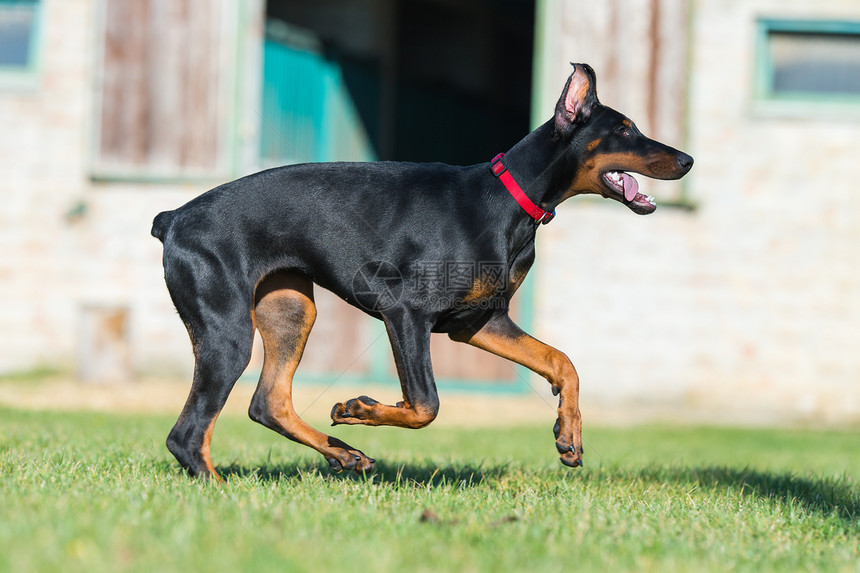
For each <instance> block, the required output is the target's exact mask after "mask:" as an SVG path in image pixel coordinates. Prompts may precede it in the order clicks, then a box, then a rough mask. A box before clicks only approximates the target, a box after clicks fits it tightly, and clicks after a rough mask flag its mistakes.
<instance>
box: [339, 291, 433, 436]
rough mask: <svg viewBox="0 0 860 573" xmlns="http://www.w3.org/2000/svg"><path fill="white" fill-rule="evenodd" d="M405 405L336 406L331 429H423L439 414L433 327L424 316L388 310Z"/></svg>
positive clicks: (364, 402)
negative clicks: (352, 426)
mask: <svg viewBox="0 0 860 573" xmlns="http://www.w3.org/2000/svg"><path fill="white" fill-rule="evenodd" d="M383 321H384V322H385V328H386V330H387V331H388V338H389V340H390V342H391V349H392V351H393V353H394V362H395V364H396V366H397V375H398V376H399V377H400V386H401V388H402V390H403V401H402V402H398V403H397V404H396V405H394V406H388V405H386V404H380V403H379V402H377V401H376V400H374V399H373V398H368V397H367V396H359V397H358V398H353V399H352V400H347V401H346V402H339V403H337V404H335V405H334V408H332V411H331V419H332V425H333V426H334V425H337V424H365V425H368V426H399V427H401V428H423V427H424V426H426V425H428V424H429V423H430V422H432V421H433V420H434V419H436V414H437V413H438V412H439V396H438V395H437V393H436V381H435V380H434V378H433V367H432V365H431V363H430V325H429V324H428V323H427V322H426V320H425V318H424V316H423V315H422V314H421V313H420V312H418V311H415V310H410V309H407V308H401V307H398V308H394V309H389V310H387V311H386V312H385V314H384V316H383Z"/></svg>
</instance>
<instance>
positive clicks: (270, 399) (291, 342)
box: [248, 273, 374, 473]
mask: <svg viewBox="0 0 860 573" xmlns="http://www.w3.org/2000/svg"><path fill="white" fill-rule="evenodd" d="M315 319H316V306H315V305H314V297H313V282H311V280H310V278H308V277H306V276H304V275H300V274H292V273H276V274H274V275H271V276H269V277H267V278H266V279H265V280H264V281H263V282H262V283H261V284H260V285H259V286H258V287H257V294H256V297H255V305H254V322H255V324H256V326H257V330H258V331H259V332H260V336H261V338H262V339H263V350H264V352H265V357H264V359H263V370H262V373H261V374H260V382H259V383H258V385H257V390H256V392H255V393H254V397H253V399H252V400H251V407H250V408H249V410H248V414H249V415H250V416H251V419H252V420H254V421H256V422H259V423H260V424H262V425H264V426H266V427H267V428H270V429H272V430H274V431H276V432H278V433H279V434H281V435H283V436H286V437H287V438H289V439H290V440H293V441H294V442H298V443H300V444H304V445H306V446H309V447H311V448H313V449H315V450H316V451H318V452H320V453H321V454H322V455H323V456H324V457H325V458H326V460H327V461H328V463H329V465H330V466H331V467H332V469H333V470H335V471H341V470H344V469H347V470H354V471H355V472H356V473H362V472H367V471H371V470H372V469H373V464H374V460H373V459H371V458H369V457H367V456H366V455H364V454H363V453H362V452H360V451H359V450H356V449H355V448H353V447H351V446H349V445H347V444H345V443H344V442H342V441H340V440H338V439H337V438H332V437H331V436H327V435H325V434H323V433H321V432H318V431H316V430H314V429H313V428H311V427H310V426H308V425H307V424H306V423H305V422H304V421H303V420H302V419H301V418H300V417H299V416H298V414H297V413H296V411H295V409H294V408H293V401H292V383H293V374H294V373H295V371H296V368H297V367H298V365H299V361H300V360H301V358H302V352H303V351H304V348H305V343H306V342H307V339H308V335H309V334H310V331H311V328H312V327H313V324H314V320H315Z"/></svg>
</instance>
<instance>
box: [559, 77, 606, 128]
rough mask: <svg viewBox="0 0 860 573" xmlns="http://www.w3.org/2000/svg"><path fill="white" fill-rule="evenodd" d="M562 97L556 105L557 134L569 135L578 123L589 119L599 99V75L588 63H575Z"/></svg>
mask: <svg viewBox="0 0 860 573" xmlns="http://www.w3.org/2000/svg"><path fill="white" fill-rule="evenodd" d="M570 65H572V66H573V73H572V74H570V77H569V78H567V83H566V84H565V85H564V90H563V91H562V92H561V97H560V98H558V103H557V104H556V105H555V134H556V135H557V136H567V135H570V132H571V131H572V130H573V128H574V127H575V126H576V125H579V124H582V123H585V122H586V121H588V118H589V116H590V115H591V112H592V110H593V109H594V107H595V106H596V105H597V104H598V103H599V102H598V101H597V77H596V76H595V75H594V70H592V69H591V66H589V65H588V64H574V63H571V64H570Z"/></svg>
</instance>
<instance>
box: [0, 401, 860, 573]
mask: <svg viewBox="0 0 860 573" xmlns="http://www.w3.org/2000/svg"><path fill="white" fill-rule="evenodd" d="M172 423H173V419H172V418H166V417H157V416H138V415H135V416H125V415H123V416H120V415H110V416H109V415H100V414H84V413H81V414H56V413H52V414H42V413H34V412H19V411H13V410H0V570H2V571H14V572H16V573H18V572H25V571H62V572H74V571H86V572H99V571H146V572H152V571H158V572H161V571H184V572H189V571H239V572H245V571H247V572H251V571H253V572H258V571H278V572H285V571H340V570H345V571H370V570H372V571H397V572H412V571H428V572H430V571H432V572H439V571H458V572H459V571H493V572H498V571H503V572H508V571H535V572H538V571H539V572H543V571H562V570H564V571H583V570H585V571H612V572H615V571H661V572H662V571H702V570H705V571H708V570H710V571H728V570H732V571H860V541H858V536H859V535H860V455H858V453H860V435H858V433H856V432H836V431H804V430H790V431H780V430H766V431H765V430H740V429H713V428H688V427H650V426H649V427H638V428H628V429H605V428H591V427H587V428H586V434H585V438H586V442H587V445H586V449H585V454H586V458H585V467H583V468H580V469H576V470H570V469H567V468H565V467H563V466H562V465H561V464H560V463H559V462H558V460H557V455H556V453H555V448H554V446H553V438H552V431H551V429H552V421H551V420H547V423H546V424H545V427H538V428H531V427H526V428H510V429H504V430H498V429H475V430H458V429H450V428H433V427H432V426H431V427H430V428H427V429H424V430H420V431H407V430H399V429H390V428H349V427H343V426H339V427H338V428H334V429H333V430H334V434H335V435H337V436H338V437H340V438H343V439H345V440H346V441H348V442H349V443H352V444H353V445H355V446H356V447H358V448H360V449H362V450H363V451H365V452H366V453H367V454H368V455H370V456H372V457H375V458H376V459H377V460H378V470H377V472H376V473H375V474H374V475H373V476H370V477H366V478H359V477H357V476H354V475H352V474H350V475H347V474H341V475H334V474H332V473H331V472H330V471H329V470H328V464H327V463H326V462H325V461H324V460H323V459H322V457H320V456H318V455H317V454H315V453H313V452H311V451H310V450H307V449H306V448H302V447H300V446H297V445H295V444H292V443H290V442H288V441H287V440H284V439H283V438H280V437H278V436H277V435H275V434H274V433H272V432H269V431H268V430H265V429H263V428H260V427H258V426H256V425H255V424H253V422H251V421H250V420H246V419H243V418H238V417H235V418H230V417H224V418H222V419H221V420H220V421H219V423H218V425H217V427H216V430H215V435H214V439H213V445H212V449H213V458H214V460H215V463H216V465H217V466H218V468H219V470H220V471H221V473H222V474H223V475H224V476H225V478H226V480H227V483H226V484H223V485H213V484H204V483H200V482H197V481H194V480H191V479H190V478H187V477H186V476H185V475H184V474H182V473H181V472H180V471H179V469H178V467H177V465H176V464H175V462H174V461H173V459H172V458H171V457H170V455H169V453H168V452H167V451H166V449H165V447H164V445H163V440H164V437H165V436H166V435H167V432H168V430H169V429H170V427H171V425H172ZM422 516H424V517H422Z"/></svg>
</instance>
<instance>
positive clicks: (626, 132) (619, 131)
mask: <svg viewBox="0 0 860 573" xmlns="http://www.w3.org/2000/svg"><path fill="white" fill-rule="evenodd" d="M615 133H617V134H618V135H621V136H623V137H630V130H629V129H627V128H626V127H624V126H623V125H622V126H621V127H619V128H617V129H616V130H615Z"/></svg>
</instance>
